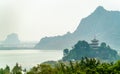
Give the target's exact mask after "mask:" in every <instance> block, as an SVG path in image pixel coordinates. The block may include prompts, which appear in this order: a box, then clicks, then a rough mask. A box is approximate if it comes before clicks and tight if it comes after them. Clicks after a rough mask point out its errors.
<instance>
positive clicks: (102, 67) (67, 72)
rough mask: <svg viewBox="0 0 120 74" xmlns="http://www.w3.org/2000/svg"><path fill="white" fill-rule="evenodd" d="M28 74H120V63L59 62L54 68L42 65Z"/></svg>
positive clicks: (90, 61) (89, 60)
mask: <svg viewBox="0 0 120 74" xmlns="http://www.w3.org/2000/svg"><path fill="white" fill-rule="evenodd" d="M27 74H120V61H117V62H116V63H106V62H100V61H99V60H96V59H95V58H91V59H90V58H87V57H85V58H82V59H81V61H70V62H59V63H58V64H56V66H54V67H52V66H50V65H48V64H40V65H37V66H35V67H33V68H32V69H31V70H30V71H29V72H27Z"/></svg>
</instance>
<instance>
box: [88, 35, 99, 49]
mask: <svg viewBox="0 0 120 74" xmlns="http://www.w3.org/2000/svg"><path fill="white" fill-rule="evenodd" d="M98 45H99V40H97V39H96V37H94V39H93V40H91V44H90V47H91V48H93V49H98V47H99V46H98Z"/></svg>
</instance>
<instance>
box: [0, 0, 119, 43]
mask: <svg viewBox="0 0 120 74" xmlns="http://www.w3.org/2000/svg"><path fill="white" fill-rule="evenodd" d="M99 5H100V6H103V7H104V8H105V9H108V10H119V11H120V1H119V0H0V40H4V39H5V38H6V36H7V35H8V34H10V33H17V34H18V35H19V38H20V40H22V41H39V40H40V39H41V38H42V37H45V36H55V35H63V34H65V33H66V32H68V31H70V32H73V31H74V30H75V29H76V28H77V26H78V25H79V23H80V20H81V19H82V18H84V17H86V16H88V15H89V14H91V13H92V12H93V11H94V10H95V8H96V7H97V6H99Z"/></svg>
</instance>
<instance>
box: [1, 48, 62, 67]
mask: <svg viewBox="0 0 120 74" xmlns="http://www.w3.org/2000/svg"><path fill="white" fill-rule="evenodd" d="M62 56H63V52H62V50H24V49H22V50H0V68H4V67H5V66H6V64H7V65H9V66H10V67H11V68H12V67H13V66H14V65H15V64H16V62H18V63H19V64H20V65H22V67H23V68H27V69H29V68H31V67H33V66H35V65H37V64H40V63H42V62H44V61H48V60H55V61H56V60H59V59H61V58H62Z"/></svg>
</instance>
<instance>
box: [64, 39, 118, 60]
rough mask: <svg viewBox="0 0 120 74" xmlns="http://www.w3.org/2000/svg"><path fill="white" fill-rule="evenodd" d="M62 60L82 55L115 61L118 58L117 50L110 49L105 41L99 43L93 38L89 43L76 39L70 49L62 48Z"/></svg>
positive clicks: (74, 58)
mask: <svg viewBox="0 0 120 74" xmlns="http://www.w3.org/2000/svg"><path fill="white" fill-rule="evenodd" d="M63 53H64V57H63V58H62V59H63V61H70V60H81V59H82V57H89V58H96V59H100V60H103V61H108V62H112V61H116V60H118V59H119V57H120V56H119V55H118V53H117V51H115V50H114V49H112V48H111V47H110V46H109V45H107V44H106V43H105V42H102V43H100V44H99V40H97V39H96V38H94V39H93V40H91V43H88V42H87V41H85V40H83V41H78V42H77V44H75V45H74V47H72V49H71V50H69V49H64V51H63Z"/></svg>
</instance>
